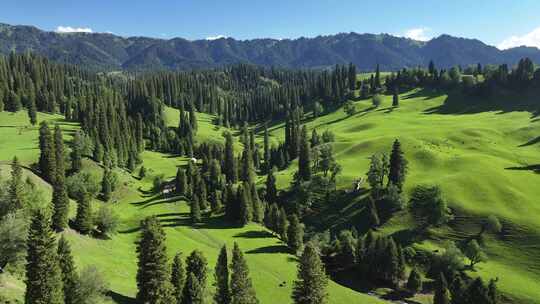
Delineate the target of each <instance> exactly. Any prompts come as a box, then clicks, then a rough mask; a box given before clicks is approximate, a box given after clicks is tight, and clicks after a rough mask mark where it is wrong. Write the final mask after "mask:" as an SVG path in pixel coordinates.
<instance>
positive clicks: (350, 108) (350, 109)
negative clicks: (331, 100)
mask: <svg viewBox="0 0 540 304" xmlns="http://www.w3.org/2000/svg"><path fill="white" fill-rule="evenodd" d="M343 112H345V114H347V115H348V116H353V115H354V114H355V113H356V105H355V104H354V102H353V101H352V100H349V101H347V102H346V103H345V105H344V106H343Z"/></svg>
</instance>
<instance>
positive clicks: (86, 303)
mask: <svg viewBox="0 0 540 304" xmlns="http://www.w3.org/2000/svg"><path fill="white" fill-rule="evenodd" d="M79 280H80V282H79V292H80V294H81V299H82V303H83V304H97V303H103V301H104V297H105V294H106V292H107V291H108V290H109V284H108V283H107V281H106V280H105V276H104V275H103V274H102V273H101V272H100V271H99V269H97V268H96V266H93V265H90V266H87V267H85V268H84V269H83V270H82V271H81V274H80V279H79Z"/></svg>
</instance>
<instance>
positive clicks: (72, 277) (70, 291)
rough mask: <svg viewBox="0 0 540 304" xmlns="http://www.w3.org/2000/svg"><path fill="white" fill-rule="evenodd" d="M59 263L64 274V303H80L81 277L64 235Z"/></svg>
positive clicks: (59, 248)
mask: <svg viewBox="0 0 540 304" xmlns="http://www.w3.org/2000/svg"><path fill="white" fill-rule="evenodd" d="M58 262H59V263H60V270H61V273H62V282H63V291H64V303H65V304H78V303H80V302H81V298H80V291H79V275H78V274H77V269H76V268H75V263H74V261H73V256H72V255H71V247H70V246H69V243H68V241H67V240H66V239H65V237H64V236H63V235H62V237H61V238H60V240H59V241H58Z"/></svg>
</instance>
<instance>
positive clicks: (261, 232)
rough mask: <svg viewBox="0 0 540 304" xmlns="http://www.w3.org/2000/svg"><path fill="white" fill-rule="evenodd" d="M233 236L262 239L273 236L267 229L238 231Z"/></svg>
mask: <svg viewBox="0 0 540 304" xmlns="http://www.w3.org/2000/svg"><path fill="white" fill-rule="evenodd" d="M234 237H235V238H246V239H263V238H273V237H274V236H273V235H272V234H271V233H270V232H268V231H264V230H259V231H255V230H251V231H246V232H242V233H238V234H236V235H234Z"/></svg>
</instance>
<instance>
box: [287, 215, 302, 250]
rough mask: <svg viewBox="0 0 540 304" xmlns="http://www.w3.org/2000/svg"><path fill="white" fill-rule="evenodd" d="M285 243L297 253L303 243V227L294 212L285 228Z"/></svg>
mask: <svg viewBox="0 0 540 304" xmlns="http://www.w3.org/2000/svg"><path fill="white" fill-rule="evenodd" d="M287 244H288V245H289V248H290V249H291V251H292V252H293V254H296V253H298V251H299V250H300V249H302V246H303V245H304V227H303V225H302V223H300V220H299V219H298V216H297V215H296V214H293V215H291V217H290V221H289V227H288V229H287Z"/></svg>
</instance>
